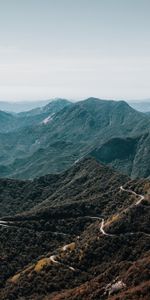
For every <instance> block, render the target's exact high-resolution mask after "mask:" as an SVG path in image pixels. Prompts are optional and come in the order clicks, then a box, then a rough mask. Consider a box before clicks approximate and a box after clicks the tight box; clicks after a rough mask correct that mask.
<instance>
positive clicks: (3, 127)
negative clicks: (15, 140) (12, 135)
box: [0, 111, 16, 132]
mask: <svg viewBox="0 0 150 300" xmlns="http://www.w3.org/2000/svg"><path fill="white" fill-rule="evenodd" d="M15 123H16V118H15V116H13V115H12V114H10V113H6V112H4V111H0V132H8V131H9V130H10V129H11V128H12V124H15Z"/></svg>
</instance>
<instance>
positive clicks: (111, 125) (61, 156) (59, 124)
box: [0, 98, 150, 179]
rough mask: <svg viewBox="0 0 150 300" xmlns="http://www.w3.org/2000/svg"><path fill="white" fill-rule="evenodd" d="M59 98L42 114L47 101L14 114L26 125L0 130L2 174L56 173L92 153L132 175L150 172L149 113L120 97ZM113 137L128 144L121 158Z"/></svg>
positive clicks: (13, 175)
mask: <svg viewBox="0 0 150 300" xmlns="http://www.w3.org/2000/svg"><path fill="white" fill-rule="evenodd" d="M62 101H63V103H62ZM64 101H65V103H64ZM55 103H56V102H55ZM55 103H54V106H55ZM60 103H61V105H59V106H57V109H58V108H59V111H58V112H55V113H54V112H53V113H52V110H51V114H50V113H49V110H48V112H46V115H45V110H46V111H47V108H49V106H50V107H51V106H52V103H50V105H47V106H46V107H45V108H42V113H41V114H39V113H38V114H36V113H37V111H35V110H34V111H31V112H28V113H21V114H19V115H20V117H19V119H21V120H22V118H23V119H24V118H25V119H27V120H30V121H31V120H32V122H31V123H30V121H29V122H28V121H27V124H28V125H29V126H27V127H24V126H23V127H22V128H19V130H16V131H11V132H9V133H1V134H0V154H1V155H0V176H1V177H13V178H21V179H22V178H23V179H28V178H34V177H36V176H42V175H45V174H48V173H59V172H62V171H64V170H66V169H68V168H69V167H70V166H71V165H72V164H74V163H75V162H76V161H77V160H78V159H81V158H82V157H84V156H87V155H91V153H92V155H96V158H97V159H100V161H102V162H104V163H107V161H108V163H111V165H112V166H114V167H116V168H117V169H119V171H122V172H124V173H125V174H128V175H130V176H131V177H133V178H135V177H147V176H149V169H150V166H149V163H148V161H149V160H148V155H149V147H150V146H149V137H148V134H149V130H150V119H149V116H148V115H146V114H143V113H141V112H137V111H135V110H134V109H133V108H131V107H130V106H129V105H128V104H127V103H126V102H124V101H105V100H99V99H95V98H89V99H87V100H84V101H79V102H76V103H70V102H67V101H66V100H60ZM64 106H65V107H64ZM38 111H39V110H38ZM33 120H34V121H35V123H34V121H33ZM41 120H42V121H41ZM22 122H23V121H22ZM129 140H130V141H131V140H132V143H129V142H128V141H129ZM117 143H119V145H121V148H122V147H125V148H128V151H127V153H126V155H127V156H126V157H122V156H121V158H120V154H119V151H120V148H118V149H117V147H118V146H117ZM131 144H132V145H131ZM133 144H134V146H133ZM130 146H131V147H130ZM114 147H115V153H113V152H114ZM106 149H109V150H106ZM103 150H104V153H103V155H104V156H106V153H105V152H107V155H108V154H109V153H110V155H109V157H107V158H106V157H103V155H101V154H100V153H101V152H103ZM116 151H117V154H116ZM98 153H99V154H98ZM112 153H113V157H111V156H112V155H111V154H112ZM145 162H147V163H145Z"/></svg>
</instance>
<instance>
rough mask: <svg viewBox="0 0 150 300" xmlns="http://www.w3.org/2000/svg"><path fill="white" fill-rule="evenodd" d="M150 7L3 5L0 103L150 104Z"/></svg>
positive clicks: (125, 3)
mask: <svg viewBox="0 0 150 300" xmlns="http://www.w3.org/2000/svg"><path fill="white" fill-rule="evenodd" d="M149 78H150V1H149V0H75V1H74V0H0V101H22V100H28V101H29V100H39V99H40V100H41V99H47V98H53V97H61V98H68V99H84V98H87V97H90V96H93V97H99V98H103V99H110V98H111V99H144V98H150V83H149Z"/></svg>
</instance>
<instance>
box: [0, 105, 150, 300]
mask: <svg viewBox="0 0 150 300" xmlns="http://www.w3.org/2000/svg"><path fill="white" fill-rule="evenodd" d="M92 101H93V100H92ZM87 103H88V106H89V105H90V103H91V100H88V101H87ZM80 105H81V106H85V103H84V104H83V103H82V104H80ZM86 105H87V104H86ZM97 105H98V104H97ZM112 105H114V104H112ZM93 113H94V112H93ZM70 118H71V115H70ZM149 192H150V182H149V181H148V180H146V179H145V180H133V181H132V180H131V179H129V178H128V177H127V176H125V175H121V174H119V173H117V172H115V171H114V170H113V169H111V168H109V167H107V166H105V165H102V164H99V163H98V162H96V161H95V160H94V159H90V158H88V159H87V158H86V159H83V160H81V161H80V162H78V163H76V164H75V165H74V166H72V167H71V168H70V169H69V170H67V171H65V172H64V173H61V174H55V175H52V174H51V175H46V176H43V177H40V178H38V179H34V180H33V181H31V180H26V181H20V180H12V179H0V215H1V219H0V253H1V255H0V258H1V264H0V274H1V282H0V284H1V289H0V299H1V300H6V299H10V300H11V299H15V300H20V299H28V300H33V299H36V300H42V299H43V300H46V299H47V300H63V299H66V300H78V299H83V300H87V299H89V300H99V299H102V300H107V299H109V300H126V299H130V300H135V299H144V300H149V295H150V280H149V279H150V277H149V275H150V273H149V241H150V226H149V216H150V210H149V208H150V201H149V200H150V199H149Z"/></svg>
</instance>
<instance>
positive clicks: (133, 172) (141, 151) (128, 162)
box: [90, 133, 150, 178]
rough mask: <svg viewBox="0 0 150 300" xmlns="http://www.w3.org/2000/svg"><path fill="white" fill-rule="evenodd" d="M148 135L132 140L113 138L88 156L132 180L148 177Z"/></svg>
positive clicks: (149, 164)
mask: <svg viewBox="0 0 150 300" xmlns="http://www.w3.org/2000/svg"><path fill="white" fill-rule="evenodd" d="M149 145H150V134H149V133H147V134H143V135H142V136H139V137H134V138H126V139H124V138H113V139H110V140H109V141H108V142H106V143H104V144H103V145H102V146H101V147H100V148H98V149H94V150H93V151H92V152H91V153H90V155H91V156H92V157H95V158H96V159H98V160H99V161H101V162H103V163H106V164H108V165H110V166H112V167H113V168H116V169H117V170H119V171H120V172H123V173H125V174H127V175H129V176H130V177H132V178H140V177H148V176H150V161H149V157H150V146H149Z"/></svg>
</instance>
